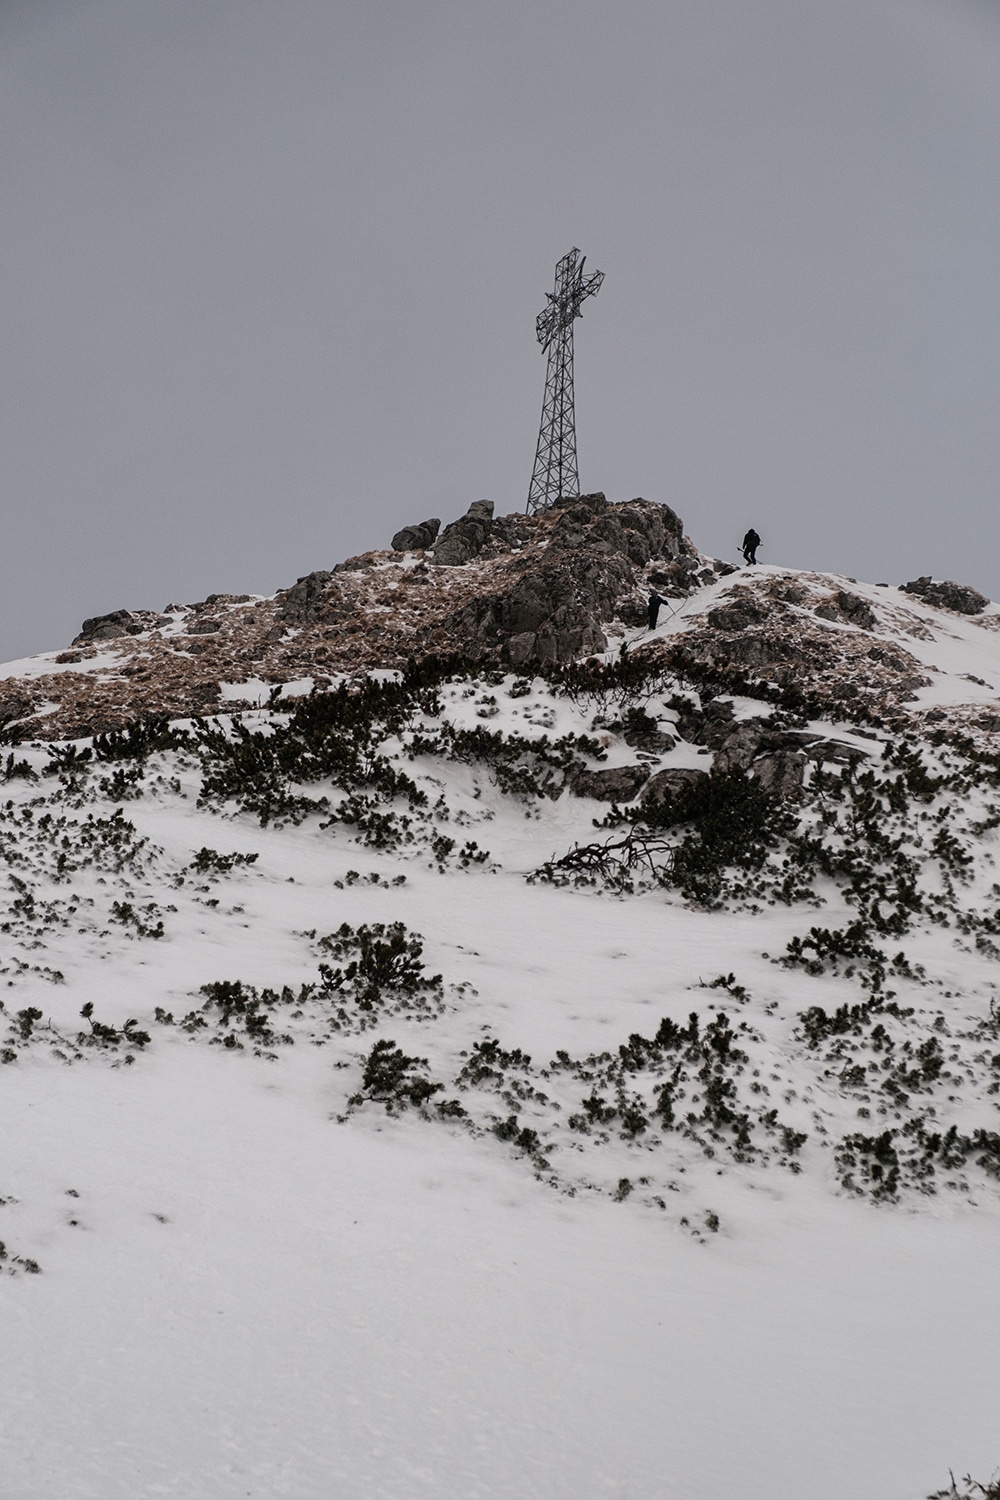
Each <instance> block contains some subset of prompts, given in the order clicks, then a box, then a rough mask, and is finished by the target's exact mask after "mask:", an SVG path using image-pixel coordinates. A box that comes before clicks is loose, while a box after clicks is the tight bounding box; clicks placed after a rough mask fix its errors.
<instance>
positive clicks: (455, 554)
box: [433, 500, 493, 568]
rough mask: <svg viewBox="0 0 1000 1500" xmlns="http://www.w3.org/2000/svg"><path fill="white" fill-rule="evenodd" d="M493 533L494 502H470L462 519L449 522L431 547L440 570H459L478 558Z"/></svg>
mask: <svg viewBox="0 0 1000 1500" xmlns="http://www.w3.org/2000/svg"><path fill="white" fill-rule="evenodd" d="M492 530H493V501H492V500H473V502H472V504H471V505H470V506H469V508H468V510H467V511H466V512H465V515H464V516H461V517H460V518H459V520H457V521H452V523H451V525H450V526H446V527H445V528H444V531H443V532H442V533H441V536H440V539H439V540H438V541H437V542H435V544H434V549H433V551H434V561H435V562H436V563H437V565H438V567H439V568H460V567H461V566H462V564H463V563H467V562H471V561H472V559H473V558H474V557H478V556H479V554H480V552H482V550H483V548H484V547H485V546H486V543H487V542H488V541H489V539H490V533H491V531H492Z"/></svg>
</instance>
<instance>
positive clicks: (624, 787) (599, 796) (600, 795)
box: [569, 766, 649, 802]
mask: <svg viewBox="0 0 1000 1500" xmlns="http://www.w3.org/2000/svg"><path fill="white" fill-rule="evenodd" d="M648 780H649V767H648V766H612V767H611V768H610V769H609V770H607V771H588V770H580V771H575V772H574V773H573V775H572V776H571V777H570V778H569V789H570V791H571V792H572V793H573V796H574V797H593V798H594V800H595V801H596V802H631V801H632V800H633V798H635V797H637V796H638V794H639V792H640V790H641V789H642V787H643V786H644V785H645V783H646V782H647V781H648Z"/></svg>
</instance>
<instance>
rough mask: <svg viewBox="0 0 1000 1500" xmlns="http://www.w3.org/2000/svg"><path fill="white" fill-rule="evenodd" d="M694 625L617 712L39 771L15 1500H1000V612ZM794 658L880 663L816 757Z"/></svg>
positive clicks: (2, 1025)
mask: <svg viewBox="0 0 1000 1500" xmlns="http://www.w3.org/2000/svg"><path fill="white" fill-rule="evenodd" d="M776 581H777V583H778V584H780V585H781V587H782V588H783V589H784V590H785V598H784V601H783V602H784V604H785V612H784V613H783V614H782V612H781V611H777V612H776V614H775V615H772V616H768V615H764V616H763V617H761V618H759V619H754V618H753V609H752V608H750V609H748V608H747V607H746V603H745V602H744V605H743V616H744V619H743V623H742V624H739V623H734V621H733V618H732V616H730V618H729V622H728V624H727V622H726V620H725V618H723V620H722V622H721V623H719V622H718V621H717V623H715V624H712V623H711V618H710V617H711V615H712V612H713V611H717V610H719V609H726V608H729V609H733V608H734V607H737V606H738V605H739V602H740V591H741V590H742V591H743V594H744V595H746V596H748V597H750V598H751V600H752V599H753V598H756V599H757V600H760V599H765V600H767V599H769V600H772V601H773V599H774V598H775V597H777V596H776V595H775V594H773V593H771V592H770V591H771V590H772V589H773V588H774V586H775V582H776ZM790 586H794V589H795V590H797V597H791V598H789V597H788V589H789V587H790ZM831 596H832V597H833V599H834V600H835V601H836V600H838V599H840V598H841V596H846V597H847V598H848V600H850V599H858V600H860V601H862V602H863V603H864V604H865V605H866V606H867V607H868V610H869V611H870V614H871V617H872V618H871V620H870V621H869V619H868V616H867V615H864V614H862V613H859V611H858V609H857V606H855V605H853V604H850V603H849V602H848V603H847V604H846V605H845V604H844V603H843V600H842V599H841V602H840V603H837V604H836V609H837V611H839V615H838V617H837V618H826V617H825V616H824V615H822V614H820V615H817V614H816V613H815V609H816V606H817V604H819V605H820V606H822V605H823V603H824V601H827V600H828V599H829V598H830V597H831ZM677 603H678V605H679V609H678V613H677V614H676V615H674V616H672V617H669V618H667V619H666V620H665V622H664V624H663V625H662V626H661V628H660V629H659V630H658V631H657V632H656V633H655V635H654V637H653V638H652V639H651V640H650V639H649V638H647V637H645V636H642V637H641V638H640V637H639V636H638V633H637V632H636V631H635V630H634V629H633V630H630V631H629V634H628V637H627V639H628V640H629V641H631V642H632V644H631V648H630V649H629V650H628V651H626V653H625V655H624V657H621V656H620V654H619V652H618V650H617V646H618V644H619V643H620V639H621V636H620V634H619V635H618V636H615V630H616V629H618V627H614V628H613V629H612V630H611V632H610V633H611V635H612V640H613V642H614V645H615V649H614V650H613V651H612V652H610V653H609V655H608V657H607V658H606V659H605V664H603V665H601V664H593V665H591V666H590V667H589V668H586V667H582V668H574V667H572V666H568V667H565V668H561V669H553V670H551V671H550V672H548V673H547V674H546V675H533V670H534V669H533V668H532V667H531V666H530V665H527V664H526V665H525V666H524V667H523V668H522V669H521V670H520V671H514V670H511V669H510V668H509V667H506V666H503V665H500V666H490V665H485V666H482V665H481V666H480V667H473V666H470V667H468V668H461V667H457V666H453V667H450V668H434V667H424V668H421V667H419V666H418V667H416V668H414V669H413V670H412V671H411V672H410V673H409V674H399V673H395V674H393V673H381V674H376V675H375V677H374V678H372V679H366V680H365V682H357V683H354V684H353V685H351V684H350V683H348V684H347V685H345V686H343V687H341V688H340V689H339V690H338V688H337V683H336V680H335V682H334V684H333V691H332V692H331V693H329V694H323V693H318V694H313V695H311V696H308V695H306V696H302V697H301V698H298V699H296V700H295V701H294V702H292V703H277V704H275V705H274V706H273V707H272V708H270V709H266V708H265V709H258V710H253V711H250V712H245V713H244V714H242V715H241V716H238V717H237V718H230V717H222V718H219V719H217V720H216V721H214V722H213V721H207V720H203V721H200V722H187V723H178V724H175V725H174V726H173V727H164V726H163V725H162V724H161V723H159V722H154V723H153V724H152V726H147V727H146V728H143V727H141V726H140V727H137V728H135V729H133V730H131V731H129V732H126V733H119V734H115V735H110V736H104V737H102V738H98V739H97V740H95V741H86V742H84V741H80V742H75V743H74V742H69V743H68V742H65V741H62V742H60V743H58V744H55V745H51V746H49V745H45V744H43V743H41V742H30V741H27V742H26V741H22V742H21V743H18V744H15V745H12V746H11V748H10V749H9V752H8V758H7V759H6V763H5V768H4V775H5V784H4V787H3V789H2V799H0V800H2V805H0V851H2V854H3V857H4V861H5V865H4V867H3V868H4V875H3V881H4V886H5V907H6V910H5V913H4V915H3V917H2V919H0V931H2V938H3V948H2V951H0V978H2V981H3V984H4V986H5V988H4V990H3V992H2V998H3V1003H4V1008H3V1012H2V1013H0V1059H2V1063H3V1065H2V1066H0V1130H2V1139H3V1143H4V1145H3V1152H2V1155H0V1200H3V1201H2V1202H0V1239H2V1241H3V1243H4V1249H5V1254H6V1258H5V1259H4V1261H3V1262H2V1265H3V1268H4V1269H5V1270H6V1271H7V1272H8V1273H10V1274H7V1275H5V1276H3V1277H0V1309H2V1312H0V1316H2V1320H3V1329H4V1334H3V1347H4V1358H3V1360H2V1361H0V1411H2V1412H3V1419H2V1431H3V1438H2V1457H0V1497H3V1500H42V1497H45V1500H48V1497H51V1496H59V1497H66V1500H78V1497H88V1500H89V1497H99V1500H118V1497H122V1500H125V1497H128V1500H132V1497H139V1496H142V1497H146V1496H150V1497H152V1496H178V1497H180V1496H184V1497H190V1496H199V1497H200V1496H204V1497H206V1500H208V1497H213V1500H214V1497H229V1496H233V1497H236V1496H246V1495H250V1496H254V1497H265V1496H267V1497H270V1496H274V1495H287V1496H292V1497H306V1496H309V1497H312V1496H317V1497H319V1496H323V1497H326V1496H338V1497H339V1496H350V1497H366V1500H367V1497H378V1500H383V1497H384V1500H410V1497H413V1500H417V1497H424V1496H427V1497H430V1496H435V1497H440V1496H448V1497H455V1500H464V1497H472V1496H481V1497H490V1500H494V1497H495V1500H515V1497H516V1500H527V1497H532V1500H533V1497H538V1500H542V1497H545V1500H553V1497H554V1500H563V1497H565V1500H569V1497H571V1496H572V1497H574V1500H575V1497H579V1496H592V1495H593V1496H603V1495H608V1496H622V1497H624V1496H629V1497H632V1500H654V1497H656V1500H659V1497H671V1500H672V1497H677V1500H681V1497H683V1500H721V1497H723V1496H730V1495H737V1494H738V1495H740V1496H747V1497H749V1500H800V1497H801V1496H803V1495H809V1496H810V1497H815V1500H842V1497H844V1496H848V1495H850V1496H854V1495H863V1496H868V1495H871V1496H872V1497H876V1496H877V1497H879V1500H919V1497H922V1496H924V1495H926V1494H927V1493H928V1492H929V1490H931V1489H933V1488H936V1487H937V1486H939V1485H940V1484H941V1483H942V1481H943V1480H944V1479H945V1477H946V1473H947V1470H948V1468H949V1467H950V1468H953V1469H954V1470H955V1471H956V1473H959V1472H962V1473H964V1472H965V1471H966V1470H967V1469H971V1470H972V1471H973V1472H974V1473H979V1475H980V1476H981V1477H984V1478H985V1477H986V1476H987V1475H988V1474H989V1472H990V1468H991V1465H994V1464H995V1463H996V1462H997V1458H998V1450H1000V1427H998V1424H997V1422H996V1408H997V1394H998V1391H1000V1354H998V1353H997V1352H996V1350H997V1347H998V1341H997V1339H996V1338H995V1336H994V1331H995V1329H996V1327H997V1320H998V1316H1000V1289H998V1284H997V1278H996V1274H995V1244H996V1235H997V1231H998V1227H1000V1010H998V1005H1000V1002H998V1000H997V993H998V992H997V988H996V985H997V977H998V970H997V959H998V957H1000V936H998V934H1000V888H998V885H997V881H998V878H1000V877H998V875H997V871H996V867H995V863H994V860H995V850H996V839H997V834H996V829H997V827H998V826H1000V766H998V762H997V760H996V758H995V756H994V754H993V752H992V750H991V748H990V747H991V743H992V729H991V728H990V726H989V724H988V723H987V722H986V721H987V720H988V718H989V716H990V714H991V712H995V705H996V701H997V695H996V693H995V692H994V689H993V686H991V685H992V684H1000V638H998V636H997V634H996V632H995V627H993V626H992V625H991V621H992V620H993V619H994V618H996V615H995V612H994V611H993V610H992V608H991V609H990V610H988V611H985V612H984V613H983V614H981V615H980V616H978V617H976V618H969V619H965V618H963V617H961V616H960V615H957V614H953V613H949V612H947V611H942V610H939V609H934V608H932V607H931V606H929V605H927V604H926V603H923V602H921V601H920V600H919V599H914V598H911V597H910V596H907V595H900V594H899V593H898V592H897V591H887V590H885V589H880V588H876V587H874V586H871V587H869V586H863V585H860V584H855V583H853V581H847V580H835V579H833V580H831V579H824V578H818V579H817V578H816V576H814V575H790V574H789V573H788V572H787V571H786V570H763V571H759V572H758V573H757V574H755V575H749V574H739V575H735V576H733V577H730V578H723V579H718V580H717V581H715V582H708V583H707V584H706V585H705V587H703V588H701V589H699V590H697V591H695V592H693V593H688V594H686V595H685V596H684V597H683V598H678V600H677ZM845 611H847V613H845ZM828 613H829V612H828ZM851 613H853V614H854V615H855V617H856V619H855V622H854V623H852V621H851V620H850V619H849V618H848V614H851ZM807 615H808V616H809V618H808V619H807V618H806V616H807ZM777 616H780V618H777ZM857 621H860V623H857ZM914 622H916V624H917V625H919V629H917V628H915V624H914ZM767 631H770V635H769V636H768V637H767V638H768V639H770V640H771V641H772V647H771V648H770V649H771V651H772V659H771V660H770V662H768V663H763V664H762V663H761V662H759V661H758V665H757V671H758V672H759V673H761V674H765V668H766V671H767V672H769V673H770V675H769V676H767V678H766V681H763V678H762V685H761V686H760V688H759V690H753V691H751V689H749V688H748V689H747V690H746V691H742V692H736V691H733V690H730V691H725V690H717V688H718V687H719V684H718V682H717V678H718V674H719V673H720V670H721V669H720V665H719V658H718V655H717V654H716V655H713V654H712V653H713V652H715V653H717V652H718V649H719V642H720V641H721V642H725V641H735V640H737V639H745V640H752V639H763V638H764V636H765V633H766V632H767ZM796 631H797V632H798V634H799V637H800V639H802V638H805V636H807V635H808V637H809V639H810V640H811V639H812V633H813V632H815V634H816V638H817V639H820V640H822V639H823V638H824V637H825V635H826V634H827V633H828V634H829V636H830V639H831V640H832V641H833V643H834V645H835V646H836V647H837V651H838V652H839V653H840V654H839V655H838V656H837V661H839V662H840V663H841V666H840V667H838V668H837V671H838V672H839V673H840V678H839V679H838V680H839V681H840V682H841V685H842V684H843V682H846V681H847V680H848V675H849V673H848V667H847V666H846V665H844V663H847V662H848V661H849V660H853V661H855V663H857V662H859V661H860V660H861V657H860V655H859V648H856V647H855V646H854V644H853V642H854V640H855V638H856V637H857V638H863V640H864V641H865V643H866V644H865V649H866V651H867V650H868V649H869V648H870V647H871V646H873V645H874V646H875V647H876V648H877V649H878V650H879V651H882V652H884V653H886V654H888V655H889V656H890V657H891V658H892V659H893V661H895V662H897V663H899V665H892V664H891V663H890V664H888V665H887V664H886V663H885V662H882V661H880V660H879V659H878V658H876V657H871V656H867V657H865V660H867V661H868V662H869V663H871V669H872V671H873V672H874V673H876V674H878V673H880V672H883V671H884V672H885V673H887V674H889V676H888V677H886V678H883V677H881V676H878V677H877V681H878V684H879V686H878V690H877V692H875V691H871V692H870V691H869V688H870V685H871V684H870V681H869V679H868V678H867V677H866V676H865V674H864V672H862V671H861V669H860V668H859V667H858V666H857V665H855V684H856V687H857V693H858V696H859V699H860V702H859V712H858V715H857V717H856V718H855V719H848V718H846V717H845V716H844V715H843V713H838V714H837V715H836V716H830V717H823V716H819V715H817V713H815V712H814V710H816V709H817V708H822V706H823V701H824V699H823V690H824V687H825V689H826V700H825V701H826V702H828V703H829V704H831V705H835V706H837V707H838V708H842V707H843V705H844V702H845V699H844V695H843V694H842V693H841V692H840V691H839V689H838V691H837V692H834V691H833V685H834V675H835V674H834V673H833V672H832V671H830V672H828V673H827V681H826V683H825V685H824V684H823V683H819V682H816V681H812V680H806V678H805V676H804V675H803V679H802V681H801V683H799V684H796V683H794V682H791V683H790V682H789V681H788V679H787V678H786V679H784V680H783V679H782V672H781V661H780V660H779V659H778V657H777V655H776V652H777V649H778V648H777V646H775V645H774V644H773V643H774V642H776V641H778V642H780V641H782V640H785V641H786V642H787V640H788V639H791V638H792V637H793V636H794V633H795V632H796ZM680 639H683V640H684V641H685V650H686V651H687V652H688V658H687V659H685V661H681V662H678V659H677V657H676V656H675V655H674V654H672V653H673V651H674V647H675V645H676V642H677V641H678V640H680ZM844 641H847V642H848V645H846V646H845V645H844V644H843V643H844ZM831 649H832V648H831ZM904 650H905V651H906V652H908V653H910V655H911V656H912V657H913V659H914V660H915V661H916V662H918V663H919V675H921V676H923V677H925V678H926V679H927V682H926V684H925V685H920V686H916V685H914V684H913V683H912V682H911V684H910V686H909V687H908V688H906V689H903V688H901V687H899V686H898V681H897V679H899V680H901V679H902V678H903V677H904V676H909V677H911V678H912V677H913V676H914V675H915V673H914V671H913V669H911V668H910V666H909V665H908V663H907V662H905V661H904V660H903V655H902V653H903V651H904ZM852 653H853V655H852ZM752 655H753V652H752V651H750V652H745V653H744V659H741V657H740V653H739V651H738V650H737V651H735V652H730V653H729V657H728V659H727V660H728V668H729V670H736V669H739V670H740V671H743V672H745V671H746V670H747V666H748V663H747V660H746V659H745V657H746V656H751V657H752ZM829 660H831V661H832V660H833V657H832V656H830V657H829ZM692 663H693V665H692ZM867 670H868V669H867V668H866V669H865V671H867ZM678 671H681V672H682V675H681V676H680V677H678V676H677V675H676V674H677V672H678ZM699 673H700V674H701V675H700V677H699V676H698V674H699ZM713 674H714V675H713ZM18 675H19V677H20V676H23V675H24V673H23V670H22V669H21V668H20V667H19V674H18ZM889 677H891V679H892V683H895V684H896V686H891V685H890V686H887V685H886V684H887V683H888V681H889ZM713 684H714V685H713ZM743 685H744V687H746V686H747V685H746V684H745V683H744V684H743ZM302 686H303V687H305V688H308V686H309V684H308V683H303V684H302ZM730 686H731V687H732V685H730ZM908 692H909V693H913V694H914V695H915V696H914V697H913V698H907V697H906V696H905V695H906V693H908ZM708 772H711V773H712V774H711V775H708V774H706V773H708ZM616 798H617V802H616V801H615V800H614V799H616ZM595 825H600V826H595ZM36 1272H37V1273H36Z"/></svg>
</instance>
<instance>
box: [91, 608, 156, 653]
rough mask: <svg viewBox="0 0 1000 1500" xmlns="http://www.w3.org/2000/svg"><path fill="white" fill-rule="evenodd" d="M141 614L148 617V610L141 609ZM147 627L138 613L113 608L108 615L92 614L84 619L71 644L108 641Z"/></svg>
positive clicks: (141, 630) (140, 631) (136, 632)
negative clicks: (91, 616)
mask: <svg viewBox="0 0 1000 1500" xmlns="http://www.w3.org/2000/svg"><path fill="white" fill-rule="evenodd" d="M142 614H144V615H146V617H147V618H148V611H142ZM147 628H148V627H147V626H144V625H143V623H142V619H141V617H140V615H139V614H135V615H133V614H132V611H131V610H128V609H115V610H112V611H111V613H110V614H108V615H94V616H93V618H92V619H89V620H84V622H83V624H82V625H81V626H80V634H79V635H78V636H76V637H75V638H74V640H73V645H74V646H79V645H82V644H83V643H84V642H85V641H110V640H113V639H114V638H115V636H119V635H141V634H142V632H143V630H144V629H147Z"/></svg>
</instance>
